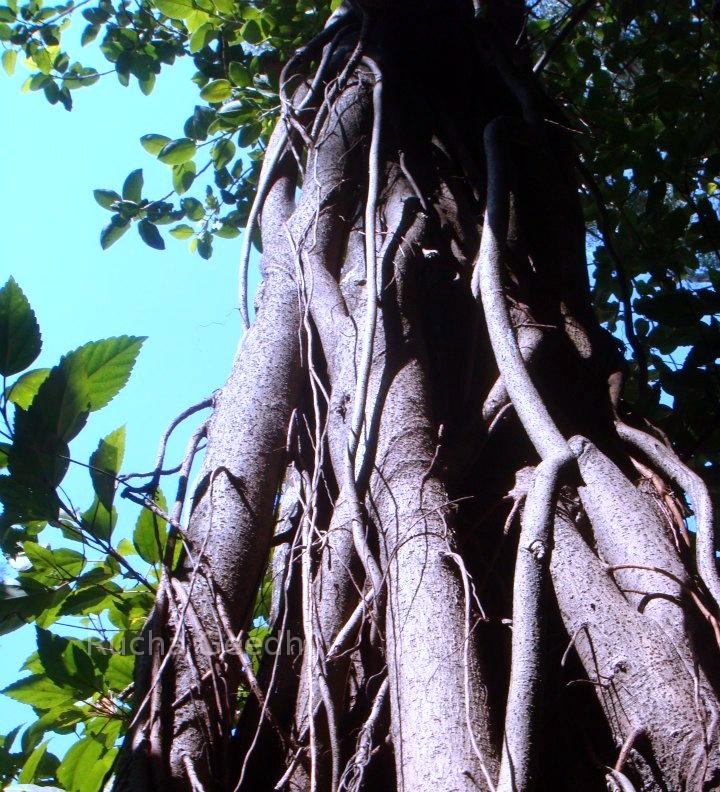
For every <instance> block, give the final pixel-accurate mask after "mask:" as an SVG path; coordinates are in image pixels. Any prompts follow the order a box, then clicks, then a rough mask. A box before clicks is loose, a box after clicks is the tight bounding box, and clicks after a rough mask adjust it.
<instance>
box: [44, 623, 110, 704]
mask: <svg viewBox="0 0 720 792" xmlns="http://www.w3.org/2000/svg"><path fill="white" fill-rule="evenodd" d="M35 632H36V636H37V651H38V657H39V659H40V662H41V663H42V667H43V670H44V671H45V673H46V674H47V676H48V679H50V680H51V681H52V682H54V683H55V684H56V685H58V686H60V687H69V688H70V690H71V691H72V692H73V693H74V694H75V697H76V698H80V699H83V698H86V697H87V696H91V695H92V694H93V693H96V692H98V682H97V679H96V672H95V665H94V664H93V661H92V659H91V658H90V655H89V654H88V653H87V652H86V651H85V649H84V647H83V646H82V645H81V644H80V642H79V641H78V640H77V639H69V638H63V637H62V636H60V635H56V634H55V633H53V632H51V631H50V630H43V629H41V628H40V627H36V628H35Z"/></svg>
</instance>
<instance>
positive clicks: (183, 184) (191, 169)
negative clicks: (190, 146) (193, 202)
mask: <svg viewBox="0 0 720 792" xmlns="http://www.w3.org/2000/svg"><path fill="white" fill-rule="evenodd" d="M196 171H197V168H196V167H195V163H194V162H193V161H192V160H191V161H190V162H183V163H182V164H180V165H173V169H172V174H173V175H172V180H173V187H174V188H175V192H176V193H177V194H178V195H183V193H186V192H187V191H188V190H189V189H190V188H191V187H192V184H193V182H194V181H195V173H196Z"/></svg>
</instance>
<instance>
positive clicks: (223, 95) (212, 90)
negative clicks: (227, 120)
mask: <svg viewBox="0 0 720 792" xmlns="http://www.w3.org/2000/svg"><path fill="white" fill-rule="evenodd" d="M231 95H232V85H231V84H230V82H229V81H228V80H212V81H211V82H209V83H208V84H207V85H206V86H205V87H204V88H203V89H202V91H200V96H201V97H202V98H203V99H204V100H205V101H206V102H212V103H216V102H222V101H223V100H224V99H229V98H230V96H231Z"/></svg>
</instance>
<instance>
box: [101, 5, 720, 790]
mask: <svg viewBox="0 0 720 792" xmlns="http://www.w3.org/2000/svg"><path fill="white" fill-rule="evenodd" d="M477 6H478V8H477V9H476V8H475V7H474V4H473V3H472V2H469V1H468V2H463V1H462V0H452V1H451V2H440V0H427V2H423V3H419V4H413V6H412V8H410V5H409V4H408V3H406V2H399V1H398V2H389V1H386V2H372V3H371V2H369V0H367V1H365V2H359V3H348V4H346V5H343V6H341V8H340V9H339V11H338V12H337V14H336V15H335V16H334V17H333V19H332V21H331V24H330V27H329V28H328V29H327V31H326V33H325V34H321V37H320V38H319V39H318V40H317V41H315V42H314V43H311V46H310V47H308V49H306V50H303V51H301V52H300V53H299V54H298V55H297V56H296V58H295V59H294V60H293V61H292V67H293V68H292V70H291V72H292V73H291V74H290V75H286V76H293V75H295V77H297V75H300V76H301V77H303V78H304V81H303V80H301V81H300V82H301V87H300V88H299V89H298V90H297V91H296V94H295V99H294V100H293V101H294V102H295V105H294V106H293V102H291V101H290V100H288V101H287V103H284V104H283V118H281V119H280V121H279V122H278V127H277V130H276V133H275V135H274V136H273V139H272V141H271V144H270V147H269V152H268V156H267V158H266V166H265V167H266V170H265V172H264V175H263V177H262V178H261V183H260V190H259V194H258V204H257V206H256V207H255V209H254V211H253V213H252V214H251V217H253V218H254V217H255V216H260V217H261V230H262V240H263V255H262V273H263V284H262V286H261V292H260V296H259V298H258V302H257V317H256V319H255V321H254V323H253V324H252V326H251V328H250V330H249V331H248V332H247V334H246V335H245V336H244V337H243V339H242V341H241V343H240V347H239V349H238V354H237V358H236V361H235V365H234V368H233V372H232V374H231V376H230V379H229V380H228V382H227V384H226V385H225V386H224V388H222V389H221V390H220V391H219V392H218V394H217V395H216V399H215V413H214V416H213V419H212V421H211V423H210V426H209V429H208V452H207V456H206V459H205V462H204V472H203V475H202V478H201V483H200V485H199V487H198V490H197V492H196V494H195V499H194V503H193V509H192V513H191V517H190V522H189V526H188V530H187V534H186V536H184V537H178V541H181V540H183V541H184V544H185V547H184V552H183V555H182V558H181V561H180V564H179V565H178V568H177V569H175V570H170V569H166V571H165V575H164V577H163V582H162V585H161V589H160V595H159V599H158V604H157V606H156V609H155V612H154V613H153V615H152V617H151V619H150V621H149V623H148V626H147V628H146V638H147V640H148V652H147V654H146V655H145V656H144V657H143V658H141V661H140V662H139V663H138V669H137V673H136V707H137V709H136V715H135V719H134V721H133V725H132V727H131V729H130V731H129V734H128V737H127V739H126V743H125V746H124V748H123V751H122V759H121V764H120V768H119V770H118V774H117V779H116V784H115V788H116V789H117V790H133V792H134V791H135V790H138V791H140V792H142V790H150V789H153V788H156V789H172V790H184V789H190V790H197V789H204V790H208V792H215V791H216V790H217V791H218V792H219V791H220V790H264V789H267V790H270V789H291V790H296V792H300V790H303V792H304V790H309V791H310V792H340V790H354V791H355V792H358V791H359V790H361V789H367V790H371V789H381V790H393V789H397V790H403V791H404V792H409V791H410V790H413V792H424V791H425V790H427V792H431V791H432V792H441V791H442V790H446V791H447V792H450V791H451V790H453V791H455V790H475V789H483V790H489V791H491V792H495V790H496V789H497V790H502V792H526V791H527V790H531V789H535V790H548V789H553V790H568V792H570V790H576V789H580V788H582V789H603V788H605V784H606V782H607V784H608V785H609V787H610V788H612V789H616V790H617V789H619V790H622V791H626V790H630V789H636V790H644V791H645V792H660V790H666V791H667V792H681V791H683V790H687V791H688V792H690V791H691V790H692V792H703V791H705V792H706V791H707V790H717V789H720V750H719V748H718V733H717V731H718V720H719V713H720V704H719V702H718V676H719V674H718V647H717V645H716V644H715V643H712V641H713V640H714V634H717V633H718V629H717V620H716V619H717V616H718V603H717V601H715V599H714V596H713V595H716V594H717V581H718V573H717V569H716V566H715V559H714V557H713V556H712V553H711V551H709V550H708V548H711V547H712V514H711V511H710V502H709V498H708V496H707V491H706V490H705V489H704V488H703V485H702V482H701V481H700V479H699V478H698V477H697V476H696V475H695V474H694V473H692V472H691V471H688V470H687V468H685V467H684V466H683V465H682V463H681V462H680V461H679V460H677V458H676V457H674V456H673V455H672V452H671V451H669V450H668V449H664V447H662V446H661V444H660V443H659V442H658V441H657V440H656V439H654V438H652V437H650V436H649V435H647V434H646V433H645V432H644V431H640V430H639V429H637V428H635V427H634V426H627V425H626V424H625V423H624V419H626V418H627V411H626V410H625V408H624V405H623V403H622V400H621V398H620V393H619V391H620V389H621V388H620V387H619V386H620V385H621V380H622V376H621V372H622V370H623V363H622V361H621V360H620V359H619V354H618V350H617V346H616V345H615V344H614V342H613V341H612V340H611V339H610V338H609V337H608V336H607V334H606V333H605V332H604V331H603V330H602V329H601V328H600V326H599V325H598V323H597V321H596V319H595V317H594V314H593V311H592V305H591V300H590V290H589V284H588V275H587V265H586V261H585V251H584V229H583V221H582V212H581V211H580V204H579V200H578V195H577V184H576V181H575V175H574V162H575V160H574V154H573V151H572V147H571V144H570V142H569V140H568V139H567V138H566V135H565V133H564V131H563V129H562V127H560V126H557V125H550V124H547V123H545V120H544V119H545V118H553V117H555V116H556V115H557V114H556V111H555V109H554V108H553V107H552V106H551V105H550V103H549V101H548V100H547V99H546V98H545V97H544V95H543V93H542V91H541V89H540V87H539V85H538V83H537V82H536V78H535V77H534V76H533V75H532V74H531V72H530V70H529V68H528V64H527V58H526V55H525V53H524V50H523V39H522V21H523V6H522V4H521V3H519V2H511V1H510V0H507V1H506V2H503V0H493V2H489V3H481V4H477ZM476 12H477V13H476ZM296 72H297V74H296ZM446 72H451V73H453V74H461V75H463V79H462V80H461V81H458V80H451V81H448V80H445V79H444V75H445V73H446ZM461 83H462V84H461ZM294 84H295V85H297V84H298V83H297V81H296V82H294ZM299 97H303V98H302V102H300V100H299ZM298 127H302V128H303V129H304V133H303V134H299V133H298ZM528 466H529V467H528ZM638 470H643V471H646V472H647V475H645V476H644V477H643V476H640V475H638V474H637V471H638ZM648 471H649V472H648ZM516 474H517V480H516ZM649 481H659V482H661V483H662V482H663V481H665V482H667V483H671V482H672V483H674V484H675V485H676V486H678V487H680V488H684V489H686V490H687V494H688V496H689V497H690V499H691V500H692V502H693V504H694V506H695V509H696V510H697V513H698V531H699V533H698V542H697V545H698V552H697V559H693V558H692V557H691V554H690V553H689V552H687V547H685V546H683V544H682V541H681V539H682V536H681V535H680V534H681V533H682V532H681V531H680V528H681V527H682V528H683V529H684V526H679V525H678V524H677V515H675V518H674V519H675V522H673V520H672V519H669V518H668V514H667V512H666V511H665V510H663V507H662V505H661V502H660V498H659V497H658V495H657V493H656V492H655V491H654V490H653V488H652V486H651V485H650V484H648V482H649ZM514 482H516V483H515V484H514ZM506 493H509V495H510V499H511V501H512V509H511V510H510V509H509V505H508V504H507V502H506V501H504V498H505V497H507V496H506ZM516 517H517V518H518V521H519V522H520V524H521V529H520V532H519V537H518V536H517V530H516V528H515V522H516ZM670 517H672V514H671V515H670ZM276 523H277V525H276ZM273 532H275V539H274V542H275V543H276V544H278V545H279V546H278V547H276V548H275V549H274V551H273V554H272V558H271V555H270V554H271V543H272V542H273ZM268 564H270V568H271V570H272V578H273V581H274V583H273V592H272V606H271V608H270V610H269V612H268V613H266V614H265V616H266V618H267V619H268V628H269V631H270V634H271V635H272V636H273V637H275V638H278V639H280V645H281V646H286V645H287V644H286V642H285V639H287V638H293V639H298V640H300V641H301V645H302V650H301V651H300V652H299V653H297V654H295V655H292V654H288V653H287V652H281V653H280V654H276V653H274V652H271V651H267V650H266V651H265V652H264V653H261V657H260V659H259V668H257V669H256V671H255V672H254V671H253V670H252V668H251V665H250V663H249V658H248V657H247V655H245V654H244V653H243V652H241V653H237V652H235V651H232V649H234V648H237V645H238V643H240V644H242V641H240V642H238V641H237V640H236V637H237V635H238V633H240V632H241V631H243V630H247V629H248V628H249V626H250V623H251V620H252V617H253V614H254V611H253V608H254V606H255V604H256V602H255V600H256V592H257V590H258V587H259V585H260V582H261V580H262V577H263V573H264V570H265V568H266V566H267V565H268ZM713 630H715V633H713ZM158 633H159V634H161V635H162V636H163V637H164V639H165V650H164V651H165V654H163V651H159V650H155V651H152V650H151V647H150V644H149V641H150V638H151V637H152V635H155V634H158ZM168 647H170V651H167V648H168ZM238 690H240V692H241V694H242V695H241V696H240V697H239V698H238V696H237V693H238Z"/></svg>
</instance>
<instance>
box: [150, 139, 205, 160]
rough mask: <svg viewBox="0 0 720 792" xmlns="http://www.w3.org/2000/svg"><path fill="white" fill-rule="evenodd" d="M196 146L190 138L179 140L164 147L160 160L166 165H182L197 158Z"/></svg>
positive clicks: (159, 155)
mask: <svg viewBox="0 0 720 792" xmlns="http://www.w3.org/2000/svg"><path fill="white" fill-rule="evenodd" d="M195 150H196V146H195V143H194V142H193V141H192V140H190V138H179V139H178V140H173V141H171V142H170V143H168V144H167V145H165V146H163V148H162V150H161V151H160V153H159V154H158V159H159V160H160V161H161V162H164V163H165V164H166V165H182V163H183V162H188V161H189V160H191V159H192V158H193V157H194V156H195Z"/></svg>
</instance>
